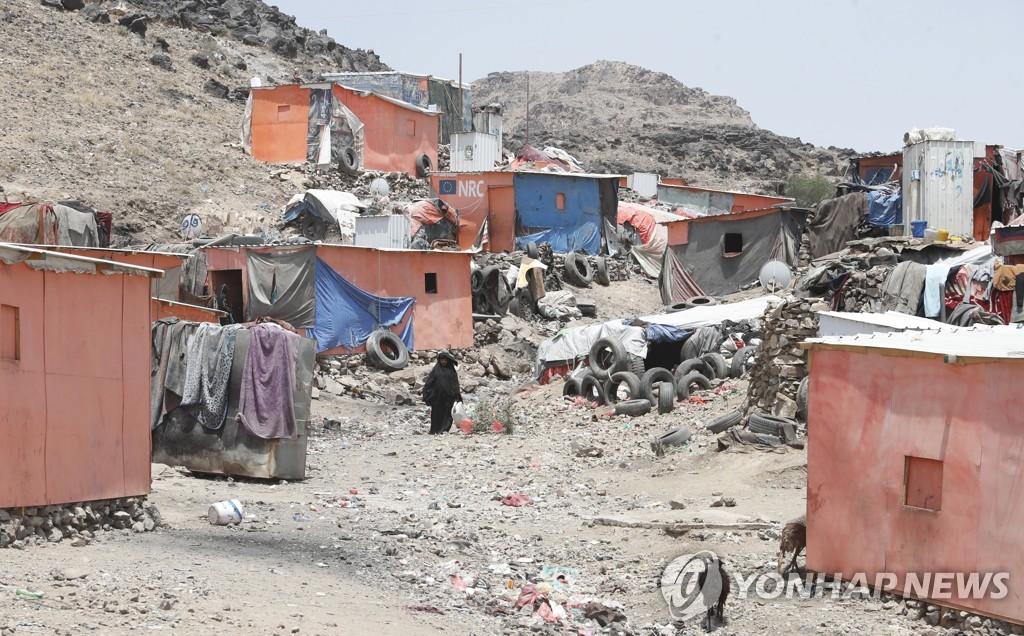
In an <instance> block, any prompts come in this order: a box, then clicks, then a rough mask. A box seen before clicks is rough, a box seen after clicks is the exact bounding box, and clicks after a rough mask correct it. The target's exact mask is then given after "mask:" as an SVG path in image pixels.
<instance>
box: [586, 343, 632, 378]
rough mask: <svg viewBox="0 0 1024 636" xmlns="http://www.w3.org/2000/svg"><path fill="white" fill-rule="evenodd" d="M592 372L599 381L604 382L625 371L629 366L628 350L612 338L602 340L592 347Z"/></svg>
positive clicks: (590, 357)
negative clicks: (614, 374)
mask: <svg viewBox="0 0 1024 636" xmlns="http://www.w3.org/2000/svg"><path fill="white" fill-rule="evenodd" d="M589 360H590V370H591V371H592V372H593V373H594V375H595V376H597V379H598V380H601V381H604V380H607V379H608V378H610V377H611V376H612V374H613V373H618V372H619V371H625V370H626V369H627V365H628V364H629V357H628V354H627V353H626V348H625V347H623V346H622V343H621V342H619V341H618V340H613V339H612V338H600V339H598V340H597V342H595V343H594V344H593V345H592V346H591V347H590V356H589Z"/></svg>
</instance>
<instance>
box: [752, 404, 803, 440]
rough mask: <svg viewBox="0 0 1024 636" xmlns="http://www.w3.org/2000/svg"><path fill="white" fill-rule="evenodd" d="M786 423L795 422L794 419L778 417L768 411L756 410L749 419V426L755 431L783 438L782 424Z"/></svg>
mask: <svg viewBox="0 0 1024 636" xmlns="http://www.w3.org/2000/svg"><path fill="white" fill-rule="evenodd" d="M784 424H795V422H793V420H791V419H789V418H785V417H776V416H774V415H769V414H768V413H760V412H756V411H755V412H754V413H751V414H750V419H749V420H747V428H749V429H750V430H752V431H754V432H755V433H763V434H765V435H772V436H774V437H778V438H779V439H782V438H783V433H782V426H783V425H784Z"/></svg>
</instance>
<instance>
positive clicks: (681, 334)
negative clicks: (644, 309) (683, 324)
mask: <svg viewBox="0 0 1024 636" xmlns="http://www.w3.org/2000/svg"><path fill="white" fill-rule="evenodd" d="M692 334H693V332H692V331H689V330H687V329H682V328H680V327H675V326H673V325H659V324H658V323H656V322H655V323H651V324H649V325H647V341H648V342H653V343H655V344H658V343H663V342H679V341H681V340H686V339H687V338H689V337H690V336H691V335H692Z"/></svg>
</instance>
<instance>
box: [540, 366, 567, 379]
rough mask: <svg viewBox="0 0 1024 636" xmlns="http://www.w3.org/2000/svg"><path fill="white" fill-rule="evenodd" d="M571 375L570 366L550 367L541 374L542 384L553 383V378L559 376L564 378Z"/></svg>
mask: <svg viewBox="0 0 1024 636" xmlns="http://www.w3.org/2000/svg"><path fill="white" fill-rule="evenodd" d="M567 373H569V365H567V364H562V365H559V366H557V367H548V368H547V369H544V371H543V372H542V373H541V374H540V383H541V384H547V383H548V382H551V378H553V377H555V376H556V375H557V376H564V375H565V374H567Z"/></svg>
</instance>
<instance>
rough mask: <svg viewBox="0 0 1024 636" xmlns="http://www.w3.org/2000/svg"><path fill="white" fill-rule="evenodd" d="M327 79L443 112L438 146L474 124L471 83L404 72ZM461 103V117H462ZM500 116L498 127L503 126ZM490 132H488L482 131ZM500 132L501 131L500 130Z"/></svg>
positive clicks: (338, 75)
mask: <svg viewBox="0 0 1024 636" xmlns="http://www.w3.org/2000/svg"><path fill="white" fill-rule="evenodd" d="M322 77H323V78H324V80H326V81H329V82H336V83H338V84H342V85H344V86H348V87H350V88H353V89H355V90H359V91H368V92H371V93H376V94H378V95H383V96H385V97H390V98H392V99H397V100H401V101H403V102H405V103H406V104H411V105H413V106H418V107H420V108H424V109H427V110H434V111H437V112H438V113H440V116H439V122H438V123H439V126H438V136H437V141H438V143H442V144H446V143H448V140H449V137H450V136H451V135H452V134H453V133H459V132H462V131H464V130H470V128H471V127H472V126H473V123H474V117H473V92H472V90H471V88H470V86H469V84H459V82H458V81H456V80H447V79H443V78H440V77H434V76H433V75H417V74H415V73H403V72H401V71H375V72H364V73H355V72H353V73H324V74H323V75H322ZM460 104H461V108H462V110H461V116H460V111H459V108H460ZM500 121H501V120H500V115H498V124H499V126H500ZM482 130H483V132H490V130H489V129H482ZM499 130H500V128H499Z"/></svg>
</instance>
